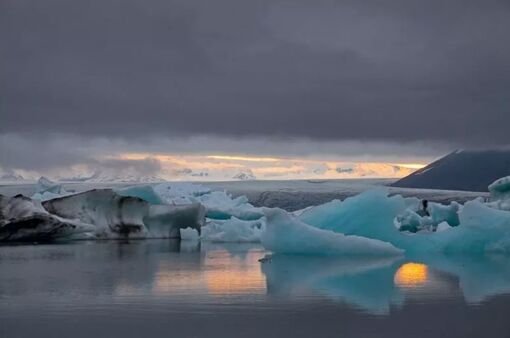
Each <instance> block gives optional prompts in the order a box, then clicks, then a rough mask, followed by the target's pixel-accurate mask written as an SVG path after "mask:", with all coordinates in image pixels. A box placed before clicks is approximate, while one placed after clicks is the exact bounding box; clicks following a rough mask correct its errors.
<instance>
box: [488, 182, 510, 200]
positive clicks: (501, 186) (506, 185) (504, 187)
mask: <svg viewBox="0 0 510 338" xmlns="http://www.w3.org/2000/svg"><path fill="white" fill-rule="evenodd" d="M489 192H490V193H491V198H494V199H499V198H504V197H508V198H510V176H506V177H502V178H500V179H498V180H496V181H494V182H493V183H492V184H491V185H489Z"/></svg>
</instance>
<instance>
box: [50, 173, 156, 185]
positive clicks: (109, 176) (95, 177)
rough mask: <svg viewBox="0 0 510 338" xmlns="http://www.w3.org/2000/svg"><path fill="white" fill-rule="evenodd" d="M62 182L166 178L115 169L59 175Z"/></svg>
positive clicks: (150, 180) (131, 180)
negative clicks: (74, 174) (68, 175)
mask: <svg viewBox="0 0 510 338" xmlns="http://www.w3.org/2000/svg"><path fill="white" fill-rule="evenodd" d="M58 181H60V182H82V183H157V182H164V181H165V179H163V178H161V177H159V176H155V175H142V176H140V175H138V174H136V173H129V172H124V173H123V172H120V173H118V172H115V171H113V170H107V171H97V172H95V173H94V174H92V175H78V176H73V177H58Z"/></svg>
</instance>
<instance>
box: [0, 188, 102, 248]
mask: <svg viewBox="0 0 510 338" xmlns="http://www.w3.org/2000/svg"><path fill="white" fill-rule="evenodd" d="M89 231H92V227H91V226H90V225H88V224H84V223H83V222H80V221H79V220H75V219H64V218H62V217H58V216H56V215H52V214H50V213H48V212H47V211H46V210H45V209H43V208H42V207H41V205H40V203H38V202H37V201H34V200H32V199H30V198H28V197H25V196H22V195H17V196H14V197H6V196H3V195H0V242H13V241H50V240H55V239H62V238H70V237H72V236H74V235H77V234H81V233H85V232H89Z"/></svg>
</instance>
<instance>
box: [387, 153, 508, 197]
mask: <svg viewBox="0 0 510 338" xmlns="http://www.w3.org/2000/svg"><path fill="white" fill-rule="evenodd" d="M508 175H510V150H484V151H468V150H457V151H455V152H453V153H451V154H448V155H446V156H444V157H442V158H440V159H439V160H437V161H435V162H433V163H431V164H429V165H428V166H426V167H424V168H422V169H420V170H418V171H416V172H414V173H412V174H411V175H409V176H406V177H404V178H402V179H400V180H398V181H397V182H395V183H393V184H392V186H394V187H402V188H422V189H446V190H466V191H487V186H488V185H489V184H491V183H492V182H494V181H495V180H497V179H498V178H500V177H503V176H508Z"/></svg>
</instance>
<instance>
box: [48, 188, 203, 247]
mask: <svg viewBox="0 0 510 338" xmlns="http://www.w3.org/2000/svg"><path fill="white" fill-rule="evenodd" d="M43 206H44V208H45V209H46V210H48V211H49V212H50V213H52V214H55V215H59V216H61V217H66V218H77V219H79V220H80V221H82V222H84V223H88V224H92V225H94V226H95V229H94V234H95V236H97V237H99V238H126V237H128V238H145V237H179V236H180V234H179V229H181V228H187V227H191V228H194V229H197V230H198V231H199V230H200V228H201V226H202V225H203V223H204V214H205V210H204V209H203V207H202V206H201V205H200V204H190V205H184V206H171V205H150V204H149V203H148V202H146V201H144V200H142V199H140V198H137V197H130V196H121V195H118V194H117V193H115V192H114V191H113V190H111V189H96V190H90V191H86V192H83V193H79V194H75V195H71V196H65V197H61V198H57V199H52V200H48V201H45V202H43Z"/></svg>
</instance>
